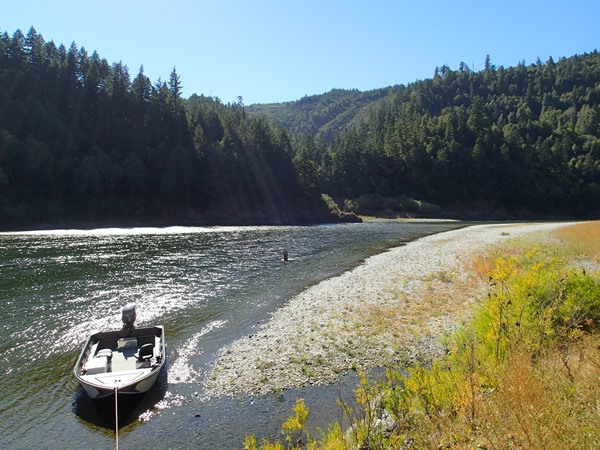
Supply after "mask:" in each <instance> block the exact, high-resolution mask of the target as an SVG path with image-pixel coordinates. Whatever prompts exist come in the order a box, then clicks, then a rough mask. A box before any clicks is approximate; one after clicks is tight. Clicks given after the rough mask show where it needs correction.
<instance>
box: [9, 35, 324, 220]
mask: <svg viewBox="0 0 600 450" xmlns="http://www.w3.org/2000/svg"><path fill="white" fill-rule="evenodd" d="M293 154H294V150H293V148H292V144H291V142H290V140H289V138H288V137H287V134H286V132H284V131H282V130H276V129H274V128H273V127H271V125H269V124H268V123H267V122H266V121H264V120H262V119H254V118H251V117H249V116H247V115H246V113H245V111H244V109H243V108H242V107H240V106H239V105H223V104H221V102H220V101H219V100H218V99H212V98H205V97H197V96H194V97H192V98H191V99H189V100H187V101H186V100H183V99H182V98H181V81H180V77H179V75H178V74H177V72H176V71H175V69H173V71H172V72H171V74H170V76H169V79H168V81H166V82H163V81H161V80H158V82H156V83H155V84H152V83H151V81H150V80H149V79H148V77H146V76H145V75H144V71H143V68H141V69H140V71H139V73H138V74H137V75H136V76H135V77H134V78H133V80H131V78H130V75H129V72H128V69H127V67H126V66H125V65H124V64H122V63H121V62H119V63H113V64H109V63H108V62H107V61H106V60H105V59H102V58H101V57H100V56H99V55H98V54H97V53H96V52H93V53H92V54H91V55H90V54H88V52H87V51H86V50H85V48H77V46H76V45H75V44H72V45H71V46H70V47H69V48H65V47H64V46H63V45H60V46H56V45H55V44H54V43H53V42H45V41H44V39H43V37H42V36H41V35H40V34H38V33H37V32H36V31H35V29H33V28H32V29H30V30H29V32H28V33H27V35H23V34H22V33H21V32H20V31H17V32H15V33H14V34H13V35H12V36H9V35H8V34H7V33H3V34H1V35H0V228H4V229H6V228H11V227H31V226H40V225H41V226H43V225H46V224H47V225H50V226H51V225H57V224H58V225H61V224H64V225H78V224H82V225H93V224H96V223H128V222H131V223H148V222H156V223H161V222H162V223H180V222H182V221H188V222H189V221H199V222H203V221H205V222H221V223H223V222H224V223H251V222H261V223H280V222H303V221H314V220H323V219H324V218H328V213H327V210H326V208H325V207H324V206H323V204H322V201H321V199H320V194H319V193H318V192H316V191H314V192H310V191H307V190H306V189H305V188H304V187H303V186H302V185H301V183H300V181H299V178H298V176H297V172H296V170H295V167H294V165H293V162H292V158H293Z"/></svg>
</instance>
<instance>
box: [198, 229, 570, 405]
mask: <svg viewBox="0 0 600 450" xmlns="http://www.w3.org/2000/svg"><path fill="white" fill-rule="evenodd" d="M564 225H565V224H564V223H533V224H504V225H476V226H470V227H467V228H462V229H459V230H454V231H448V232H445V233H439V234H436V235H432V236H427V237H424V238H421V239H418V240H416V241H413V242H410V243H408V244H406V245H404V246H401V247H397V248H394V249H391V250H388V251H386V252H384V253H382V254H379V255H375V256H372V257H370V258H368V259H367V260H366V261H365V262H364V263H363V264H361V265H360V266H358V267H356V268H354V269H352V270H350V271H348V272H345V273H344V274H342V275H340V276H337V277H334V278H330V279H328V280H325V281H322V282H321V283H319V284H317V285H315V286H312V287H309V288H307V289H306V290H304V291H303V292H301V293H300V294H298V295H296V296H295V297H293V298H292V299H290V301H289V302H288V303H287V304H286V305H285V306H283V307H282V308H280V309H279V310H277V311H276V312H275V313H273V315H272V317H271V319H270V320H269V321H268V322H267V323H266V324H264V325H259V326H257V330H256V333H255V334H252V335H250V336H246V337H244V338H242V339H240V340H238V341H236V342H234V343H233V344H232V345H230V346H229V347H228V348H226V349H224V350H223V351H222V352H221V354H219V355H218V358H217V361H216V363H215V367H214V369H213V371H212V373H211V374H209V376H208V377H207V379H206V380H205V394H206V395H207V396H209V397H218V396H241V395H245V394H248V395H258V394H266V393H270V392H279V391H281V390H284V389H288V388H291V387H299V386H306V385H314V384H327V383H334V382H335V381H336V380H338V379H339V377H340V374H342V373H344V372H345V371H348V370H365V369H369V368H374V367H384V366H394V365H395V366H402V365H404V366H405V365H407V364H410V363H413V362H415V361H417V360H418V361H423V362H426V361H429V360H431V359H432V358H435V357H436V356H438V355H440V353H441V352H442V351H443V348H442V345H441V344H440V339H439V338H440V337H442V336H443V335H444V333H447V332H450V331H452V330H453V329H454V328H455V327H456V326H457V325H458V324H459V323H460V321H461V318H464V317H465V315H466V314H468V312H469V311H470V309H471V307H472V305H473V303H474V302H475V301H476V300H477V299H478V298H481V296H482V295H483V294H485V290H486V286H485V284H484V283H482V282H481V280H478V279H476V277H475V276H473V275H472V273H470V271H469V270H466V269H467V267H466V265H467V264H468V263H469V262H470V260H471V256H472V255H473V254H476V253H481V252H483V251H485V249H486V248H489V247H490V246H492V245H495V244H499V243H501V242H502V241H505V240H507V239H512V238H515V237H519V236H526V235H531V236H540V235H541V236H548V233H547V232H548V231H550V230H553V229H556V228H558V227H561V226H564ZM534 232H545V233H541V234H540V233H535V234H532V233H534Z"/></svg>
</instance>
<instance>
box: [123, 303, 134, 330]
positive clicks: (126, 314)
mask: <svg viewBox="0 0 600 450" xmlns="http://www.w3.org/2000/svg"><path fill="white" fill-rule="evenodd" d="M122 319H123V325H124V326H125V327H127V328H133V323H134V322H135V305H134V304H133V303H128V304H126V305H125V306H124V307H123V312H122Z"/></svg>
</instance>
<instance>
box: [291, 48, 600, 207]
mask: <svg viewBox="0 0 600 450" xmlns="http://www.w3.org/2000/svg"><path fill="white" fill-rule="evenodd" d="M389 92H390V93H389V95H387V96H385V97H384V98H383V99H379V100H378V101H377V103H376V104H374V106H372V107H370V108H368V107H365V108H363V111H362V113H361V114H358V115H355V118H354V119H353V120H352V121H351V122H350V124H349V125H350V126H348V125H344V126H341V127H340V128H339V129H337V130H336V131H335V132H333V134H332V135H334V136H337V138H336V139H334V141H333V142H332V143H328V142H327V140H326V139H313V133H312V132H313V131H314V129H312V128H310V127H308V128H307V129H306V134H305V135H306V137H305V138H304V139H303V140H302V141H301V145H300V146H299V149H298V152H297V153H296V158H295V162H296V165H297V167H298V170H299V171H300V173H301V175H302V177H303V179H304V180H305V181H307V182H309V183H312V184H314V185H317V186H319V187H320V188H321V190H322V191H323V192H328V193H330V194H332V195H333V196H334V197H335V198H337V199H339V200H340V201H342V200H343V199H355V201H354V202H347V206H348V207H350V208H357V210H358V212H365V211H364V208H363V209H362V210H361V205H368V204H369V203H370V204H371V205H370V206H371V207H372V208H374V209H378V208H379V209H386V208H392V209H393V208H394V205H395V204H399V203H402V202H403V201H404V200H405V197H406V196H408V197H412V198H416V199H421V200H426V201H428V202H433V203H437V204H439V205H442V206H444V207H445V208H451V209H452V210H454V211H461V212H463V213H468V214H470V215H475V216H477V215H480V216H486V215H490V214H491V215H503V216H515V215H518V216H528V215H546V216H547V215H553V216H557V215H558V216H560V215H578V216H582V215H583V216H585V215H594V214H595V215H597V214H598V212H599V205H600V141H599V138H600V125H599V123H598V120H599V118H600V110H599V108H600V106H599V104H600V55H598V52H597V51H594V52H592V53H589V54H583V55H578V56H573V57H570V58H561V59H560V60H559V61H558V62H555V61H553V60H552V59H549V60H548V61H547V62H545V63H542V62H541V61H537V62H536V63H535V64H531V65H529V66H526V65H525V64H519V65H518V66H517V67H511V68H504V67H495V66H494V65H493V64H492V63H491V61H490V59H489V57H488V58H487V59H486V61H485V68H484V70H482V71H479V72H474V71H471V70H469V68H468V67H467V66H466V65H464V64H461V65H460V67H459V69H458V70H451V69H450V68H449V67H447V66H444V67H441V68H436V70H435V73H434V76H433V77H432V78H431V79H427V80H423V81H419V82H415V83H413V84H410V85H408V86H396V87H395V88H393V89H391V90H390V91H389ZM326 99H327V97H323V100H326ZM313 103H315V104H318V103H319V101H318V100H316V99H314V100H313ZM292 106H294V105H292ZM292 110H296V111H298V113H297V114H298V116H300V117H304V116H303V112H302V110H303V108H302V107H301V105H299V104H298V105H295V106H294V108H290V107H289V106H288V108H287V111H288V114H289V113H290V111H292ZM344 113H345V112H341V113H340V114H341V115H343V114H344ZM315 114H317V115H320V113H319V112H316V113H315ZM305 120H306V122H307V123H311V120H312V119H311V118H310V116H309V117H308V118H307V119H305ZM287 121H288V122H289V123H298V121H299V119H295V120H294V119H290V118H288V119H287ZM335 121H336V119H335V118H330V119H329V123H334V122H335ZM280 123H285V121H280ZM293 131H294V132H295V133H298V130H296V129H293ZM328 133H332V131H331V129H329V130H328ZM365 194H371V196H370V199H371V200H370V201H369V199H368V198H365V197H364V195H365ZM374 195H375V196H374ZM360 196H363V198H362V199H359V200H358V201H357V200H356V199H357V198H358V197H360ZM382 197H387V198H388V199H387V200H385V199H382ZM389 197H394V198H395V200H394V201H390V199H389ZM373 199H375V201H373ZM373 203H377V204H373ZM385 205H387V206H385Z"/></svg>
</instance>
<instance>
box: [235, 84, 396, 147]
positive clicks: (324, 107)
mask: <svg viewBox="0 0 600 450" xmlns="http://www.w3.org/2000/svg"><path fill="white" fill-rule="evenodd" d="M397 89H399V88H391V87H389V88H384V89H376V90H373V91H366V92H361V91H358V90H356V89H353V90H344V89H333V90H331V91H329V92H327V93H325V94H322V95H312V96H305V97H304V98H302V99H300V100H297V101H293V102H286V103H272V104H255V105H250V106H248V107H247V108H246V109H247V111H248V112H249V113H250V114H252V115H255V116H258V117H262V116H264V117H266V118H267V119H269V121H271V122H272V123H273V124H275V125H277V126H280V127H282V128H285V129H286V130H288V131H290V132H291V133H292V134H293V135H294V136H296V137H298V136H302V135H305V134H311V135H315V136H319V137H320V138H323V139H324V140H325V141H327V142H330V141H331V140H332V139H333V138H334V137H335V136H337V135H338V134H339V133H340V131H341V130H343V129H344V128H346V127H347V126H349V125H351V124H353V123H354V122H355V121H357V120H360V119H361V118H362V117H364V116H365V114H367V113H368V111H370V110H371V109H372V108H374V107H376V106H377V104H378V103H379V101H380V100H382V99H384V98H385V97H387V96H389V95H392V94H393V93H394V92H395V90H397Z"/></svg>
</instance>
